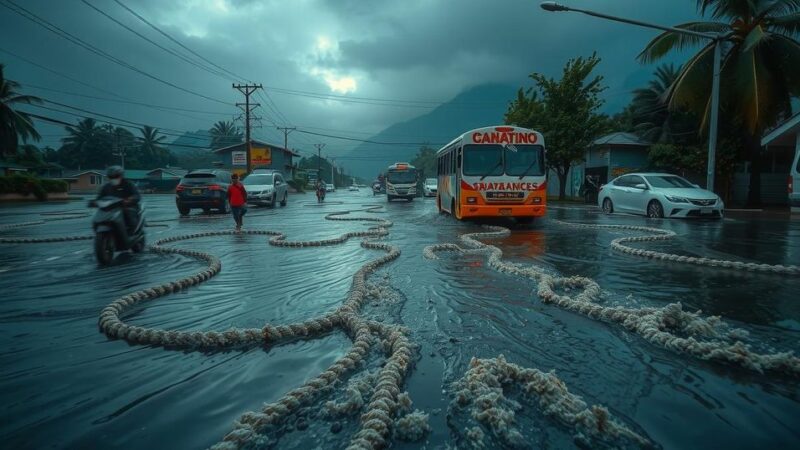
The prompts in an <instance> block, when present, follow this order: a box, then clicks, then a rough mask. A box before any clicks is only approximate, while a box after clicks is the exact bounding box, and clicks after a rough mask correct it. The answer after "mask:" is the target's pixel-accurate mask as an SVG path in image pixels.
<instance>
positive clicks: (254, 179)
mask: <svg viewBox="0 0 800 450" xmlns="http://www.w3.org/2000/svg"><path fill="white" fill-rule="evenodd" d="M262 184H272V175H250V176H249V177H247V178H245V179H244V185H245V186H256V185H262Z"/></svg>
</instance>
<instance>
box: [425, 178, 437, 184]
mask: <svg viewBox="0 0 800 450" xmlns="http://www.w3.org/2000/svg"><path fill="white" fill-rule="evenodd" d="M425 184H436V178H428V179H426V180H425Z"/></svg>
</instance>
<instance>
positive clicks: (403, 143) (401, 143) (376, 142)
mask: <svg viewBox="0 0 800 450" xmlns="http://www.w3.org/2000/svg"><path fill="white" fill-rule="evenodd" d="M297 132H298V133H305V134H310V135H313V136H322V137H329V138H333V139H342V140H345V141H355V142H363V143H366V144H376V145H444V143H437V142H379V141H371V140H369V139H357V138H351V137H345V136H334V135H332V134H324V133H315V132H313V131H307V130H301V129H298V130H297Z"/></svg>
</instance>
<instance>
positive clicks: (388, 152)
mask: <svg viewBox="0 0 800 450" xmlns="http://www.w3.org/2000/svg"><path fill="white" fill-rule="evenodd" d="M517 89H518V88H516V87H513V86H510V85H503V84H484V85H479V86H476V87H473V88H470V89H468V90H466V91H464V92H462V93H460V94H458V95H457V96H456V97H455V98H453V99H452V100H450V101H449V102H447V103H443V104H441V105H440V106H438V107H436V108H435V109H433V110H432V111H430V112H429V113H427V114H424V115H422V116H419V117H415V118H413V119H411V120H408V121H405V122H400V123H396V124H394V125H392V126H390V127H388V128H386V129H385V130H383V131H381V132H380V133H378V134H376V135H374V136H372V137H370V138H368V139H366V140H368V141H374V142H419V143H425V142H427V143H428V146H430V147H433V148H435V149H437V150H438V148H439V147H441V146H442V145H444V144H446V143H447V142H450V141H451V140H452V139H454V138H455V137H456V136H458V135H460V134H462V133H464V132H465V131H469V130H471V129H474V128H480V127H485V126H490V125H499V124H502V123H503V115H504V114H505V112H506V110H507V109H508V104H509V103H510V102H511V101H512V100H513V99H515V98H516V96H517ZM419 149H420V145H418V144H413V145H380V144H371V143H363V144H360V145H358V146H357V147H355V148H354V149H353V150H352V151H350V152H349V153H348V154H346V155H343V157H342V158H341V163H342V165H343V166H344V167H345V169H346V170H347V172H349V173H353V174H355V175H357V176H360V177H363V178H366V179H368V180H371V179H374V178H375V177H376V175H377V174H378V173H380V172H383V171H384V170H386V167H387V166H389V165H390V164H393V163H395V162H398V161H405V162H407V161H411V160H412V159H414V156H415V155H416V154H417V152H418V151H419Z"/></svg>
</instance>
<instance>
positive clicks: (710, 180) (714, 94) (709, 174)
mask: <svg viewBox="0 0 800 450" xmlns="http://www.w3.org/2000/svg"><path fill="white" fill-rule="evenodd" d="M539 6H540V7H541V8H542V9H543V10H545V11H549V12H561V11H573V12H579V13H582V14H586V15H588V16H593V17H599V18H601V19H606V20H612V21H614V22H622V23H627V24H630V25H636V26H640V27H645V28H653V29H656V30H661V31H671V32H674V33H680V34H685V35H688V36H695V37H700V38H703V39H708V40H710V41H714V42H715V43H716V45H714V77H713V81H712V84H711V117H710V119H709V130H708V168H707V171H706V189H708V190H709V191H712V192H713V191H714V169H715V165H716V152H717V123H718V121H719V74H720V62H721V60H722V46H721V45H720V44H721V42H722V41H724V40H726V39H728V37H729V36H730V34H729V33H719V34H714V33H701V32H699V31H692V30H684V29H682V28H675V27H667V26H663V25H657V24H653V23H648V22H642V21H639V20H633V19H626V18H624V17H617V16H611V15H608V14H603V13H599V12H596V11H590V10H587V9H580V8H572V7H570V6H565V5H561V4H559V3H556V2H542V3H540V4H539Z"/></svg>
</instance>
